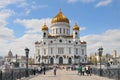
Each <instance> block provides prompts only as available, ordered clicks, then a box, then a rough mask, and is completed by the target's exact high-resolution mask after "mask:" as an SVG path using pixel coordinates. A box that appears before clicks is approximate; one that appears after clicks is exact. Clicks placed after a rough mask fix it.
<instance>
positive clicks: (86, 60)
mask: <svg viewBox="0 0 120 80" xmlns="http://www.w3.org/2000/svg"><path fill="white" fill-rule="evenodd" d="M85 63H87V55H85Z"/></svg>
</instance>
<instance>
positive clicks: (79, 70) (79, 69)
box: [78, 66, 82, 75]
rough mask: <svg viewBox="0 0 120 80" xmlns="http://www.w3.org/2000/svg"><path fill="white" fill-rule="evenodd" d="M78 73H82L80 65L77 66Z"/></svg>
mask: <svg viewBox="0 0 120 80" xmlns="http://www.w3.org/2000/svg"><path fill="white" fill-rule="evenodd" d="M79 74H80V75H81V74H82V67H81V66H79V67H78V75H79Z"/></svg>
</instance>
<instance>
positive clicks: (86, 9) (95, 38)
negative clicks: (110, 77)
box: [0, 0, 120, 57]
mask: <svg viewBox="0 0 120 80" xmlns="http://www.w3.org/2000/svg"><path fill="white" fill-rule="evenodd" d="M60 9H61V10H62V12H63V14H64V15H65V16H66V17H67V18H68V19H69V20H70V27H71V33H72V27H73V25H74V24H75V23H77V24H78V26H79V27H80V40H81V41H86V42H87V54H88V55H89V54H94V53H95V52H98V48H99V47H101V46H102V47H103V48H104V53H113V51H114V50H116V51H117V53H118V54H120V44H119V43H120V0H0V56H6V55H7V53H8V52H9V50H11V51H12V53H13V55H15V54H18V55H25V51H24V49H25V48H26V47H28V48H29V49H30V53H29V54H30V57H34V54H35V44H34V43H35V41H41V33H42V31H41V27H42V26H43V25H44V23H46V25H47V26H48V27H50V25H51V20H52V18H53V17H54V16H55V15H56V14H57V13H58V12H59V10H60Z"/></svg>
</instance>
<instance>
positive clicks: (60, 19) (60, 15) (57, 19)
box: [51, 10, 69, 24]
mask: <svg viewBox="0 0 120 80" xmlns="http://www.w3.org/2000/svg"><path fill="white" fill-rule="evenodd" d="M57 22H66V23H68V24H69V19H68V18H67V17H66V16H65V15H64V14H63V13H62V11H61V10H60V11H59V13H58V14H57V15H56V16H55V17H54V18H53V19H52V22H51V23H52V24H53V23H57Z"/></svg>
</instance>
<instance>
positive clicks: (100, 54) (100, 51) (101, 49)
mask: <svg viewBox="0 0 120 80" xmlns="http://www.w3.org/2000/svg"><path fill="white" fill-rule="evenodd" d="M98 53H99V58H100V76H102V70H101V56H102V53H103V48H102V47H101V48H99V49H98Z"/></svg>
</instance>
